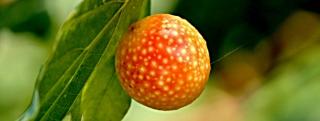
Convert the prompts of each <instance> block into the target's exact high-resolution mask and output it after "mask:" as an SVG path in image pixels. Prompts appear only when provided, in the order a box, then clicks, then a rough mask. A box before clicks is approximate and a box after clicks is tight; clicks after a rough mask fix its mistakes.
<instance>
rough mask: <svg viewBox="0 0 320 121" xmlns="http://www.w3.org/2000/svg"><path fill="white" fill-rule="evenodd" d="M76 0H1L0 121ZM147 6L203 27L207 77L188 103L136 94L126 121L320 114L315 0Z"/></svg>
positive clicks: (23, 99) (169, 0)
mask: <svg viewBox="0 0 320 121" xmlns="http://www.w3.org/2000/svg"><path fill="white" fill-rule="evenodd" d="M79 2H80V0H55V1H52V0H0V121H12V120H15V119H17V117H19V115H20V114H21V113H22V112H23V111H24V110H25V109H26V107H27V106H28V104H29V102H30V100H31V96H32V91H33V87H34V85H35V80H36V76H37V74H38V71H39V69H40V67H41V65H42V64H43V63H44V61H45V59H46V57H47V56H48V54H49V53H50V52H51V48H52V45H53V41H54V37H55V34H56V32H57V30H58V28H59V26H60V25H61V24H62V23H63V21H64V20H66V18H67V17H68V14H69V13H70V12H72V10H73V8H74V7H76V5H77V4H78V3H79ZM151 8H152V10H151V12H152V14H155V13H171V14H175V15H179V16H181V17H183V18H185V19H187V20H188V21H189V22H190V23H192V24H193V25H194V26H195V27H196V28H197V29H198V30H199V31H200V33H201V34H203V36H204V38H205V39H206V40H207V44H208V48H209V51H210V56H211V61H212V62H213V64H212V73H211V78H210V80H209V82H208V84H207V88H206V89H205V90H204V92H203V94H202V95H201V96H200V98H199V99H197V100H196V101H195V102H194V103H192V104H191V105H189V106H187V107H185V108H182V109H180V110H177V111H167V112H163V111H157V110H153V109H150V108H147V107H144V106H142V105H140V104H137V103H136V102H135V101H133V102H132V106H131V108H130V110H129V112H128V113H127V115H126V116H125V118H124V119H123V120H124V121H320V115H319V114H320V105H319V104H318V102H320V95H319V94H318V92H320V63H319V62H320V54H319V53H320V2H319V1H318V0H224V1H221V0H152V6H151ZM239 47H240V49H239V50H236V51H234V52H233V50H234V49H236V48H239ZM230 52H232V53H230ZM225 55H226V56H225ZM215 60H218V61H215Z"/></svg>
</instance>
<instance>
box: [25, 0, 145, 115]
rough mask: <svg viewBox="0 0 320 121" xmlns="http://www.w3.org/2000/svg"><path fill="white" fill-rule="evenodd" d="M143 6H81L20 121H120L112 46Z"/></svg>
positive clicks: (89, 1) (93, 0)
mask: <svg viewBox="0 0 320 121" xmlns="http://www.w3.org/2000/svg"><path fill="white" fill-rule="evenodd" d="M148 14H149V1H148V0H84V1H83V2H82V3H81V4H80V5H79V6H78V7H77V9H76V10H75V12H74V13H73V14H72V15H71V17H70V18H69V19H68V20H67V21H66V22H65V23H64V24H63V26H62V27H61V29H60V30H59V32H58V34H57V42H58V43H57V44H56V46H55V48H54V52H53V54H52V55H51V56H50V57H49V59H48V61H47V62H46V63H45V64H44V65H43V67H42V69H41V72H40V73H39V75H38V78H37V84H36V90H35V91H34V96H33V102H32V104H31V105H30V107H29V109H28V110H27V111H26V112H25V114H24V115H23V116H22V117H21V118H20V120H41V121H47V120H62V119H63V118H64V117H65V115H67V114H71V118H72V120H113V121H114V120H121V119H122V118H123V116H124V115H125V113H126V111H127V110H128V108H129V106H130V100H131V99H130V97H128V96H127V95H126V94H125V92H124V91H123V90H122V88H121V86H120V85H119V82H118V79H117V76H116V74H115V68H114V54H115V49H116V47H117V44H118V41H119V40H120V38H121V36H122V34H124V32H126V30H127V28H128V26H129V25H130V24H131V23H133V22H134V21H136V20H138V19H139V18H141V17H143V16H145V15H148Z"/></svg>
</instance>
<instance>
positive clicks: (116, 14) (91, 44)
mask: <svg viewBox="0 0 320 121" xmlns="http://www.w3.org/2000/svg"><path fill="white" fill-rule="evenodd" d="M110 2H111V1H110ZM123 2H124V4H123V5H122V6H121V7H120V8H119V10H118V11H117V12H116V13H115V14H114V16H112V18H111V19H110V21H108V23H107V24H106V25H105V26H104V27H103V29H102V30H101V31H100V32H99V34H98V35H97V36H96V37H95V39H94V40H93V42H92V43H90V44H89V45H88V46H87V47H86V48H85V49H84V50H83V52H82V53H81V54H80V55H79V56H78V59H79V57H81V56H84V58H85V57H86V56H87V52H89V51H90V50H91V49H92V47H94V44H96V43H97V42H98V41H99V39H97V38H101V36H103V33H102V32H103V30H105V29H106V28H108V26H110V24H111V23H112V21H114V19H115V17H116V16H118V14H120V13H121V12H122V11H123V9H124V8H125V6H126V5H127V3H128V0H126V1H123ZM118 23H119V21H118V22H117V25H118ZM114 29H115V28H114ZM114 32H115V31H113V33H114ZM113 36H114V34H112V37H113ZM112 37H111V38H112ZM110 40H111V39H110ZM109 46H110V41H109V42H108V44H107V46H106V48H108V47H109ZM106 48H105V49H106ZM83 54H86V55H83ZM100 60H101V57H100V58H99V60H98V62H99V61H100ZM83 61H84V59H83V60H81V63H80V64H79V65H78V68H79V67H81V65H82V64H83ZM76 62H77V61H74V62H73V63H72V66H70V67H69V68H68V69H67V70H69V69H71V67H73V66H74V64H75V63H76ZM78 70H79V69H76V71H75V72H77V71H78ZM90 73H92V72H90ZM62 77H63V76H61V77H60V78H59V80H60V79H61V78H62ZM72 78H74V76H72V77H71V78H70V79H72ZM59 82H61V81H59ZM70 83H71V81H69V82H68V84H67V85H66V86H65V87H64V88H63V91H62V93H60V94H59V96H58V97H57V99H56V100H54V103H52V105H55V104H56V103H57V101H58V99H60V98H61V96H63V94H64V93H65V90H66V88H67V87H68V86H69V84H70ZM57 84H58V83H56V84H55V86H56V85H57ZM53 89H54V88H52V89H51V90H50V91H49V93H50V94H51V92H52V90H53ZM77 95H79V94H77ZM46 99H48V98H45V101H44V102H46ZM74 101H75V100H74ZM74 101H73V103H74ZM41 107H42V106H41ZM51 110H52V106H51V107H49V108H48V111H46V112H45V113H44V114H43V116H46V115H48V112H50V111H51ZM41 119H42V118H41Z"/></svg>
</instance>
